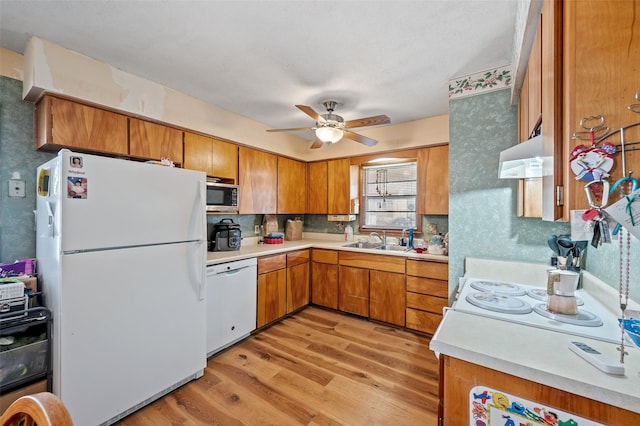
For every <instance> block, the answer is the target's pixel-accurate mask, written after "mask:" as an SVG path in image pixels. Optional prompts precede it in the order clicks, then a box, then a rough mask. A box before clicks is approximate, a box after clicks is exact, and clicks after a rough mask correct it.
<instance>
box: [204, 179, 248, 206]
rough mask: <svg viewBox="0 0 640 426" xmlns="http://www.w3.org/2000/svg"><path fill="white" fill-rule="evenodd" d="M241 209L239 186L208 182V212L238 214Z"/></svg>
mask: <svg viewBox="0 0 640 426" xmlns="http://www.w3.org/2000/svg"><path fill="white" fill-rule="evenodd" d="M239 208H240V194H239V188H238V185H233V184H228V183H219V182H207V211H208V212H237V211H238V210H239Z"/></svg>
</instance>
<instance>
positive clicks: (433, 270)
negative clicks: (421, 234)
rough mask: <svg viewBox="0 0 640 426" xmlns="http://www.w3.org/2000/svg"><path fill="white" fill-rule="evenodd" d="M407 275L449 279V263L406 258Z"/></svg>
mask: <svg viewBox="0 0 640 426" xmlns="http://www.w3.org/2000/svg"><path fill="white" fill-rule="evenodd" d="M407 275H414V276H416V277H425V278H435V279H437V280H448V279H449V264H448V263H440V262H425V261H421V260H407Z"/></svg>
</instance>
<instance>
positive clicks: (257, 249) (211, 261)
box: [207, 232, 449, 266]
mask: <svg viewBox="0 0 640 426" xmlns="http://www.w3.org/2000/svg"><path fill="white" fill-rule="evenodd" d="M258 240H259V238H243V239H242V245H241V247H240V250H235V251H215V252H208V253H207V265H208V266H210V265H215V264H218V263H225V262H232V261H235V260H242V259H247V258H250V257H258V256H268V255H271V254H278V253H284V252H287V251H292V250H302V249H306V248H323V249H330V250H344V251H355V252H362V253H370V254H384V255H388V256H403V257H406V258H411V259H422V260H432V261H438V262H449V258H448V257H447V256H442V255H436V254H428V253H420V254H418V253H416V252H402V251H391V250H373V249H362V248H354V247H343V246H344V245H345V244H349V242H348V241H345V240H344V237H343V236H342V235H341V234H321V233H307V232H305V233H303V239H301V240H298V241H285V242H284V243H283V244H258ZM356 241H357V238H356Z"/></svg>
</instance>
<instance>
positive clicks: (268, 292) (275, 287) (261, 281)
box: [257, 269, 287, 327]
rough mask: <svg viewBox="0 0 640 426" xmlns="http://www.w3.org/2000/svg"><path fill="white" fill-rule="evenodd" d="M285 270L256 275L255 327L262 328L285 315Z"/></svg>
mask: <svg viewBox="0 0 640 426" xmlns="http://www.w3.org/2000/svg"><path fill="white" fill-rule="evenodd" d="M286 307H287V270H286V269H280V270H277V271H273V272H269V273H266V274H260V275H258V312H257V322H258V324H257V326H258V327H262V326H263V325H265V324H269V323H270V322H272V321H275V320H277V319H278V318H280V317H282V316H283V315H284V314H285V313H286Z"/></svg>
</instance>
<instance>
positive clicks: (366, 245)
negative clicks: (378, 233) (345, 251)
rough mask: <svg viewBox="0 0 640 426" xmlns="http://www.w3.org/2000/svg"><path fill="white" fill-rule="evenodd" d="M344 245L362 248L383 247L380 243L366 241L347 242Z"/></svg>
mask: <svg viewBox="0 0 640 426" xmlns="http://www.w3.org/2000/svg"><path fill="white" fill-rule="evenodd" d="M342 247H353V248H361V249H378V248H380V247H382V246H381V245H380V243H369V242H366V241H357V242H355V243H349V244H345V245H343V246H342Z"/></svg>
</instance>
